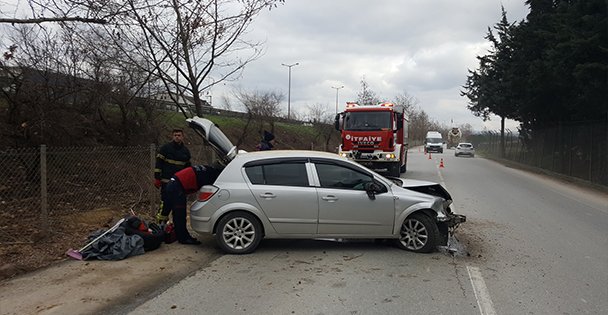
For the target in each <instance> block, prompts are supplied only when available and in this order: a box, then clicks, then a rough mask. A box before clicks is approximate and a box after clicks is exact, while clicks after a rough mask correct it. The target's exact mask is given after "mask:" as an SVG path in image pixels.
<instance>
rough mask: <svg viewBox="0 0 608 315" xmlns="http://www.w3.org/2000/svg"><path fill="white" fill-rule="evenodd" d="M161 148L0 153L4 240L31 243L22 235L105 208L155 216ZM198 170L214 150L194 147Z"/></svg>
mask: <svg viewBox="0 0 608 315" xmlns="http://www.w3.org/2000/svg"><path fill="white" fill-rule="evenodd" d="M156 149H157V148H156V146H155V145H150V146H147V147H145V146H137V147H46V146H44V145H43V146H40V147H39V148H22V149H9V150H4V151H0V222H1V223H0V239H1V240H2V241H0V242H3V243H19V242H25V243H28V242H31V241H32V240H31V239H29V235H28V234H27V233H20V231H31V230H41V231H45V232H46V231H48V229H53V227H54V226H55V225H57V224H61V222H62V220H65V219H66V218H69V217H70V216H71V215H78V214H79V213H82V212H85V211H92V210H96V209H100V208H114V209H123V210H124V211H125V213H128V212H129V210H133V211H135V212H136V213H137V214H142V215H150V216H151V215H153V214H154V213H155V212H156V210H157V209H158V203H159V202H160V193H159V191H158V189H156V188H155V187H154V185H153V177H154V174H153V172H154V163H155V157H156ZM189 149H190V151H191V153H192V163H193V164H208V163H210V161H211V160H212V158H213V155H212V153H211V150H210V149H209V148H208V147H206V146H203V145H199V146H189Z"/></svg>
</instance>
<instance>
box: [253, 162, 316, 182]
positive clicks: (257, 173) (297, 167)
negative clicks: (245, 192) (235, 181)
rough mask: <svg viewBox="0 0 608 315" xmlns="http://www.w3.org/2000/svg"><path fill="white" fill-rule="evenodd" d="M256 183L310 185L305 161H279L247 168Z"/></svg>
mask: <svg viewBox="0 0 608 315" xmlns="http://www.w3.org/2000/svg"><path fill="white" fill-rule="evenodd" d="M245 173H247V177H249V180H250V181H251V183H252V184H254V185H279V186H309V184H308V175H307V173H306V166H305V164H304V163H299V162H298V163H277V164H265V165H256V166H250V167H246V168H245Z"/></svg>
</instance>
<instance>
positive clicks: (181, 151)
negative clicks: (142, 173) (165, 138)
mask: <svg viewBox="0 0 608 315" xmlns="http://www.w3.org/2000/svg"><path fill="white" fill-rule="evenodd" d="M172 138H173V139H172V140H171V142H169V143H167V144H165V145H163V146H162V147H160V150H158V154H157V155H156V166H155V168H154V186H156V188H160V207H159V209H158V212H157V213H156V220H157V221H158V223H159V224H164V223H167V221H168V219H169V213H170V212H171V209H170V208H168V207H167V205H166V203H167V192H166V190H167V187H166V186H167V183H169V181H170V179H171V177H173V174H175V173H176V172H178V171H180V170H183V169H184V168H186V167H189V166H190V165H191V163H190V157H191V155H190V150H188V148H187V147H186V145H185V144H184V131H183V130H182V129H178V128H176V129H173V132H172Z"/></svg>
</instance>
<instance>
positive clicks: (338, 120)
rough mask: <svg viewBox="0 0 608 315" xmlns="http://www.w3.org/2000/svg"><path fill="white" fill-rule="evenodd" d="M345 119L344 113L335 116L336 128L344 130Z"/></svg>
mask: <svg viewBox="0 0 608 315" xmlns="http://www.w3.org/2000/svg"><path fill="white" fill-rule="evenodd" d="M343 119H344V117H343V116H342V113H338V114H336V117H335V118H334V128H336V130H337V131H342V121H343Z"/></svg>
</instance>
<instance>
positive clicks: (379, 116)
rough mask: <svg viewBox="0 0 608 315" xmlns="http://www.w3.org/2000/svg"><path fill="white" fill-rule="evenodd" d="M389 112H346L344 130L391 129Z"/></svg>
mask: <svg viewBox="0 0 608 315" xmlns="http://www.w3.org/2000/svg"><path fill="white" fill-rule="evenodd" d="M392 128H393V126H392V120H391V113H390V112H346V115H345V117H344V130H351V131H357V130H381V129H392Z"/></svg>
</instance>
